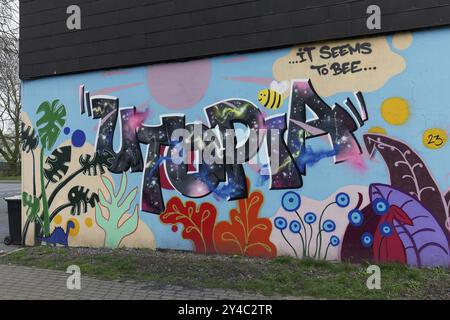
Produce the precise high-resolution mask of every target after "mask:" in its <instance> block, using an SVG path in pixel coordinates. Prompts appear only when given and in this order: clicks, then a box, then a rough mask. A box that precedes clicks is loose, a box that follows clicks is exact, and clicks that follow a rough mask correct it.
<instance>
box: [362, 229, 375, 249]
mask: <svg viewBox="0 0 450 320" xmlns="http://www.w3.org/2000/svg"><path fill="white" fill-rule="evenodd" d="M361 243H362V245H363V246H364V247H366V248H369V247H371V246H372V243H373V236H372V235H371V234H370V233H369V232H365V233H363V235H362V236H361Z"/></svg>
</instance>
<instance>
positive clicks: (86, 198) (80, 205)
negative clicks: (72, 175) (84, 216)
mask: <svg viewBox="0 0 450 320" xmlns="http://www.w3.org/2000/svg"><path fill="white" fill-rule="evenodd" d="M89 194H90V195H89ZM67 198H68V199H69V203H70V206H71V209H70V212H71V214H73V215H74V214H76V215H80V214H81V213H87V210H88V208H89V207H91V208H94V207H95V204H96V203H97V202H99V201H100V199H99V197H98V194H96V193H95V192H92V193H91V191H90V190H89V189H87V188H86V189H85V188H84V187H81V186H74V187H72V188H71V189H70V190H69V194H68V195H67Z"/></svg>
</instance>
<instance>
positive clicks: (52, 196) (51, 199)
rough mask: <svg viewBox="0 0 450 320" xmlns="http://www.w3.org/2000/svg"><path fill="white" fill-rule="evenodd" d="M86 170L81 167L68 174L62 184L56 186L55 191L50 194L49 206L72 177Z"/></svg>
mask: <svg viewBox="0 0 450 320" xmlns="http://www.w3.org/2000/svg"><path fill="white" fill-rule="evenodd" d="M83 171H84V168H80V169H78V170H77V171H75V172H74V173H72V174H71V175H70V176H68V177H67V178H66V179H65V180H64V181H62V182H61V183H60V184H58V185H57V186H56V188H55V189H54V190H53V192H52V193H51V194H50V197H49V198H48V206H49V207H51V205H52V203H53V200H55V197H56V195H57V194H58V192H59V191H61V190H62V189H63V188H64V187H65V186H66V185H67V184H68V183H69V182H70V181H71V180H72V179H74V178H76V176H78V175H79V174H80V173H82V172H83Z"/></svg>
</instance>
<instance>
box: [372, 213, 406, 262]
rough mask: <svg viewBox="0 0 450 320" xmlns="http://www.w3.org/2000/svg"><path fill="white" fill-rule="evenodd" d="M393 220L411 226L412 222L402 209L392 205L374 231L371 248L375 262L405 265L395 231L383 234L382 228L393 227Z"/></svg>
mask: <svg viewBox="0 0 450 320" xmlns="http://www.w3.org/2000/svg"><path fill="white" fill-rule="evenodd" d="M394 220H396V222H398V223H400V224H405V225H409V226H411V225H413V222H412V220H411V219H410V218H409V217H408V215H407V214H406V213H405V212H404V211H403V210H402V209H400V208H398V207H397V206H394V205H392V206H390V207H389V209H388V210H387V212H386V213H385V214H384V215H383V216H382V217H381V219H380V221H379V223H378V226H377V228H376V231H375V235H374V239H373V246H372V248H373V256H374V258H375V261H376V262H385V263H386V262H397V263H403V264H406V263H407V259H406V252H405V248H404V247H403V243H402V240H401V239H400V236H399V234H398V232H397V230H392V232H389V234H385V232H383V228H385V227H387V228H391V226H392V227H393V226H394V224H395V223H394ZM388 230H390V229H388Z"/></svg>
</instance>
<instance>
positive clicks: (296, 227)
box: [289, 220, 302, 233]
mask: <svg viewBox="0 0 450 320" xmlns="http://www.w3.org/2000/svg"><path fill="white" fill-rule="evenodd" d="M289 230H291V232H292V233H299V232H300V230H302V226H301V224H300V222H298V221H297V220H294V221H291V223H290V224H289Z"/></svg>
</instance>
